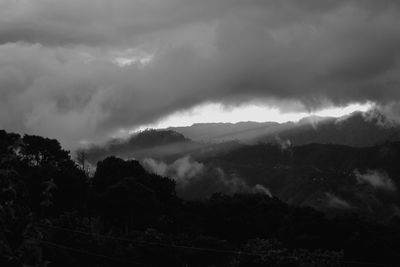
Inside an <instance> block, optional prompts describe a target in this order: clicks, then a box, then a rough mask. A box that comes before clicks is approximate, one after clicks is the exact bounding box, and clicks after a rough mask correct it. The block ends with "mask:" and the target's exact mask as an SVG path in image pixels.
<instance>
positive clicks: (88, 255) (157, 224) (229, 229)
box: [0, 131, 400, 267]
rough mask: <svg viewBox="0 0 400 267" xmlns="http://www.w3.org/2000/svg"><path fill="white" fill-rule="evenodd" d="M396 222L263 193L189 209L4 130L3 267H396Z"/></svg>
mask: <svg viewBox="0 0 400 267" xmlns="http://www.w3.org/2000/svg"><path fill="white" fill-rule="evenodd" d="M398 222H399V220H398V218H397V217H393V218H392V219H391V220H390V221H387V222H386V224H382V223H374V222H367V221H365V220H363V219H361V218H360V217H358V216H357V215H354V214H353V215H342V216H340V217H335V218H330V219H328V218H326V217H325V216H324V214H323V213H321V212H318V211H316V210H314V209H312V208H307V207H295V206H291V205H288V204H285V203H284V202H282V201H281V200H279V199H278V198H276V197H270V196H269V195H267V194H261V193H258V194H233V195H224V194H218V193H217V194H214V195H213V196H212V197H210V198H208V199H204V200H197V201H184V200H182V199H180V198H179V197H177V196H176V191H175V181H174V180H172V179H170V178H168V177H163V176H159V175H156V174H152V173H149V172H147V171H146V170H145V169H144V168H143V167H142V166H141V164H140V163H139V162H138V161H135V160H128V161H126V160H123V159H120V158H116V157H108V158H106V159H104V160H102V161H100V162H99V163H98V164H97V168H96V172H95V174H94V176H93V177H89V176H88V175H87V173H86V172H85V170H84V169H82V166H79V165H78V164H76V163H75V162H74V161H73V160H72V159H71V156H70V154H69V152H68V151H65V150H63V149H62V147H61V146H60V144H59V143H58V141H56V140H52V139H47V138H43V137H40V136H31V135H24V136H20V135H18V134H11V133H7V132H5V131H0V266H142V265H143V266H285V267H286V266H322V267H324V266H360V265H364V266H366V265H371V264H375V265H376V264H379V265H383V266H386V265H387V266H397V265H398V264H399V263H400V259H399V254H398V251H399V249H400V228H399V223H398Z"/></svg>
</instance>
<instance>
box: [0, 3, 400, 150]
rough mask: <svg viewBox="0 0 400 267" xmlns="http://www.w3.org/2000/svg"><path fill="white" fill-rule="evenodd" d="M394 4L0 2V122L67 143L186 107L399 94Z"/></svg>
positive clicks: (399, 41) (310, 105)
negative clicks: (209, 103) (209, 104)
mask: <svg viewBox="0 0 400 267" xmlns="http://www.w3.org/2000/svg"><path fill="white" fill-rule="evenodd" d="M399 7H400V5H399V4H398V1H394V0H393V1H389V0H382V1H372V0H363V1H361V0H360V1H355V0H354V1H317V0H305V1H295V0H284V1H259V0H250V1H239V0H206V1H194V0H162V1H161V0H146V1H144V0H129V1H128V0H118V1H112V2H110V1H106V0H87V1H78V0H71V1H61V0H51V1H50V0H37V1H29V0H17V1H6V0H0V94H1V98H0V127H1V128H6V129H8V130H13V131H20V132H29V133H36V134H42V135H47V136H50V137H56V138H59V139H61V140H62V142H63V144H64V145H67V146H68V147H74V146H76V145H77V144H78V142H79V141H82V140H100V139H102V138H105V137H106V136H109V135H110V134H112V133H114V132H115V131H117V130H119V129H123V128H132V127H135V126H138V125H141V124H148V123H151V122H154V121H157V120H159V119H160V118H162V117H163V116H165V115H167V114H169V113H171V112H174V111H177V110H182V109H186V108H190V107H192V106H194V105H196V104H199V103H203V102H208V101H213V102H222V103H225V104H227V105H232V104H233V105H235V104H240V103H243V102H247V101H258V102H266V103H268V104H270V105H273V106H276V107H279V108H281V109H282V110H293V109H299V108H304V109H315V108H320V107H321V106H324V105H327V104H336V105H342V104H343V105H344V104H346V103H350V102H365V101H373V102H376V103H378V104H379V105H381V106H386V104H388V103H390V104H391V105H393V102H397V101H398V100H399V99H400V90H399V84H400V78H399V77H400V75H399V74H400V68H399V52H400V33H399V28H400V9H399Z"/></svg>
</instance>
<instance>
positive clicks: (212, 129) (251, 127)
mask: <svg viewBox="0 0 400 267" xmlns="http://www.w3.org/2000/svg"><path fill="white" fill-rule="evenodd" d="M279 125H280V124H279V123H277V122H262V123H260V122H253V121H247V122H238V123H196V124H193V125H192V126H189V127H171V128H168V129H169V130H173V131H176V132H178V133H181V134H183V135H184V136H186V137H188V138H190V139H192V140H198V141H207V142H221V141H227V140H240V141H251V140H254V139H257V138H259V137H260V136H262V135H264V134H266V133H268V132H269V131H270V130H271V129H273V128H275V127H278V126H279Z"/></svg>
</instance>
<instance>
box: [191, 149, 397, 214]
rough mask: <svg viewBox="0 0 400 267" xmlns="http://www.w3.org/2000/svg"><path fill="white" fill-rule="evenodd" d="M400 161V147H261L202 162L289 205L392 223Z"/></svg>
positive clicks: (395, 212)
mask: <svg viewBox="0 0 400 267" xmlns="http://www.w3.org/2000/svg"><path fill="white" fill-rule="evenodd" d="M399 158H400V142H396V143H387V144H384V145H379V146H372V147H363V148H356V147H349V146H343V145H328V144H309V145H304V146H295V147H293V146H291V147H286V148H282V147H281V146H279V145H274V144H258V145H247V146H242V147H240V148H238V149H235V150H233V151H230V152H228V153H226V154H224V155H221V156H218V157H214V158H208V159H207V158H203V159H198V160H201V161H202V162H204V163H205V164H213V165H214V166H218V167H219V168H221V169H222V170H224V172H225V174H226V176H228V177H239V178H240V179H241V180H243V181H244V182H245V183H246V184H248V185H249V186H254V185H257V184H259V185H262V186H264V187H265V188H268V189H269V191H270V192H271V193H272V195H275V196H277V197H279V198H280V199H282V200H284V201H285V202H287V203H289V204H293V205H302V206H303V205H304V206H312V207H315V208H317V209H320V210H323V211H325V212H327V213H337V212H355V213H359V214H364V215H365V216H370V217H374V218H388V217H390V216H393V215H395V214H397V215H398V214H400V194H399V190H400V165H399V164H398V160H399Z"/></svg>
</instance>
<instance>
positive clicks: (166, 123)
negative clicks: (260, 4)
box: [121, 102, 373, 133]
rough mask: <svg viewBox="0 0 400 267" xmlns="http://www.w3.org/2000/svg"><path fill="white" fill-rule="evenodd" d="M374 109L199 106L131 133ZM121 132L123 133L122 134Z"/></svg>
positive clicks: (354, 106) (367, 105)
mask: <svg viewBox="0 0 400 267" xmlns="http://www.w3.org/2000/svg"><path fill="white" fill-rule="evenodd" d="M372 107H373V104H372V103H369V102H368V103H364V104H359V103H354V104H350V105H348V106H346V107H332V108H327V109H323V110H320V111H316V112H293V113H282V112H280V111H279V109H277V108H270V107H267V106H261V105H255V104H250V105H246V106H240V107H234V108H229V109H227V108H225V107H224V106H223V105H222V104H218V103H211V104H203V105H199V106H196V107H194V108H192V109H190V110H186V111H181V112H176V113H174V114H171V115H169V116H167V117H166V118H164V119H162V120H160V121H159V122H157V123H153V124H149V125H143V126H140V127H138V128H135V129H133V130H132V131H130V132H135V131H140V130H144V129H147V128H154V129H160V128H168V127H177V126H190V125H192V124H194V123H209V122H230V123H237V122H241V121H255V122H266V121H275V122H280V123H282V122H287V121H299V120H300V119H302V118H304V117H307V116H313V115H314V116H323V117H341V116H345V115H348V114H350V113H352V112H355V111H362V112H365V111H367V110H369V109H371V108H372ZM121 133H122V132H121Z"/></svg>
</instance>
